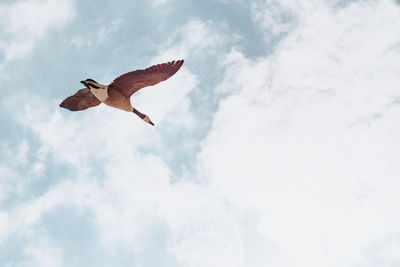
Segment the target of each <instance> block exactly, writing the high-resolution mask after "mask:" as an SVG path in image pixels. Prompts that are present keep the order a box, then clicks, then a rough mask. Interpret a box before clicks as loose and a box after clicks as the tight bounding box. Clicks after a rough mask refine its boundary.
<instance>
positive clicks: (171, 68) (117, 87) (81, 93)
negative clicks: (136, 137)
mask: <svg viewBox="0 0 400 267" xmlns="http://www.w3.org/2000/svg"><path fill="white" fill-rule="evenodd" d="M182 64H183V60H177V61H171V62H167V63H163V64H158V65H154V66H151V67H149V68H147V69H144V70H135V71H131V72H128V73H125V74H123V75H121V76H119V77H118V78H115V79H114V81H112V82H111V83H110V84H109V85H108V86H107V85H102V84H100V83H98V82H96V81H95V80H93V79H86V80H85V81H81V83H82V84H83V85H84V86H85V87H86V88H83V89H80V90H78V91H77V92H76V93H75V94H74V95H72V96H70V97H67V98H66V99H65V100H64V101H63V102H62V103H61V104H60V107H62V108H66V109H69V110H71V111H78V110H84V109H88V108H91V107H95V106H97V105H100V104H101V103H104V104H106V105H108V106H111V107H114V108H118V109H122V110H125V111H128V112H133V113H135V114H136V115H138V116H139V117H140V118H141V119H142V120H144V121H145V122H147V123H149V124H151V125H153V126H154V123H153V122H152V121H151V120H150V118H149V116H147V115H146V114H143V113H141V112H140V111H138V110H137V109H135V108H134V107H132V104H131V100H130V98H131V95H132V94H134V93H136V92H137V91H138V90H140V89H142V88H143V87H146V86H151V85H156V84H158V83H159V82H162V81H165V80H167V79H168V78H169V77H171V76H172V75H174V74H175V73H176V72H177V71H178V70H179V69H180V68H181V66H182Z"/></svg>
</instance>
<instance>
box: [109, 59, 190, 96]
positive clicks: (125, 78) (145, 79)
mask: <svg viewBox="0 0 400 267" xmlns="http://www.w3.org/2000/svg"><path fill="white" fill-rule="evenodd" d="M182 64H183V60H178V61H171V62H168V63H163V64H158V65H154V66H151V67H150V68H147V69H145V70H136V71H132V72H128V73H125V74H123V75H121V76H119V77H118V78H116V79H115V80H114V81H113V82H112V83H111V84H110V85H109V88H112V89H114V90H118V91H120V92H121V93H122V94H123V95H125V96H131V95H132V94H133V93H135V92H136V91H138V90H139V89H141V88H143V87H146V86H151V85H155V84H157V83H159V82H162V81H165V80H166V79H168V78H169V77H171V76H172V75H174V74H175V73H176V72H177V71H178V70H179V69H180V67H181V66H182Z"/></svg>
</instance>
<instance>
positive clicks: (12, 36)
mask: <svg viewBox="0 0 400 267" xmlns="http://www.w3.org/2000/svg"><path fill="white" fill-rule="evenodd" d="M73 2H74V1H72V0H59V1H58V0H45V1H39V0H30V1H18V2H16V3H12V4H2V5H0V25H2V28H3V30H4V32H5V33H6V34H7V37H8V38H7V39H8V40H7V39H5V40H3V41H2V42H0V49H2V50H3V51H4V54H5V59H6V60H11V59H15V58H20V57H23V56H25V55H27V54H28V53H29V52H30V51H31V50H32V49H33V47H34V45H35V42H36V41H37V40H38V39H39V38H41V37H43V36H44V35H45V34H46V32H48V31H49V30H52V29H56V28H58V27H61V26H63V25H64V24H65V23H66V22H68V21H69V20H71V19H72V18H73V17H74V12H75V10H74V6H73Z"/></svg>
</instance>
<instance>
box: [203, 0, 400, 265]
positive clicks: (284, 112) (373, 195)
mask: <svg viewBox="0 0 400 267" xmlns="http://www.w3.org/2000/svg"><path fill="white" fill-rule="evenodd" d="M294 6H295V5H294ZM311 7H312V8H313V9H310V12H307V16H304V17H300V18H298V19H300V21H299V25H298V26H296V28H293V30H292V31H290V32H289V35H288V36H287V38H286V39H284V40H283V41H282V42H281V44H280V45H279V46H278V48H277V49H276V51H275V53H274V54H273V55H271V56H269V57H267V58H263V59H259V60H257V61H251V60H249V59H246V58H245V57H244V56H243V55H242V54H241V53H239V52H233V53H231V54H230V55H229V56H228V57H227V59H226V60H225V64H226V66H227V71H226V75H225V79H224V81H223V83H222V84H221V85H220V86H219V90H220V91H222V92H224V93H229V97H227V98H226V99H224V100H222V101H221V102H220V106H219V110H218V112H217V113H216V117H215V120H214V124H213V129H212V130H211V132H210V133H209V135H208V138H207V140H206V141H205V143H204V145H203V151H202V153H201V155H200V158H199V169H200V170H201V171H202V172H203V177H204V179H205V180H206V181H208V182H209V183H210V184H212V186H213V187H214V188H216V189H217V190H218V191H219V192H221V194H223V195H225V196H226V197H227V199H228V200H229V201H231V202H233V203H235V205H236V206H238V207H241V208H242V209H244V210H246V209H250V210H254V212H256V213H258V214H260V222H259V223H258V225H257V229H258V233H259V234H260V235H261V236H263V237H264V238H265V239H266V240H267V241H268V242H270V243H272V244H275V245H276V247H277V248H278V251H280V253H281V259H280V261H279V264H278V265H277V266H352V265H356V264H361V263H363V262H364V261H365V260H367V259H368V255H367V254H366V253H367V252H366V251H365V249H366V248H367V246H368V245H370V244H371V243H372V242H375V241H376V240H377V239H379V238H382V237H385V236H388V235H389V236H390V235H394V234H398V233H399V232H400V228H399V227H397V226H395V225H400V224H399V223H400V216H398V215H395V214H399V208H398V207H396V205H395V204H394V203H397V202H398V201H399V199H398V193H397V192H398V191H399V189H400V183H399V182H398V179H397V177H398V174H399V173H400V169H399V167H398V166H399V165H398V164H397V163H396V159H397V158H399V156H400V155H399V148H400V143H399V141H398V140H399V139H398V138H397V136H398V134H399V131H400V124H399V123H398V119H397V117H398V114H399V107H400V106H399V105H398V104H397V101H398V96H399V93H398V89H399V86H398V84H400V76H399V75H398V74H399V71H400V67H399V65H398V64H397V63H396V62H398V61H399V59H400V53H399V51H397V50H395V49H393V48H394V47H396V45H397V44H398V43H399V41H400V39H399V35H398V34H396V33H397V32H398V31H399V30H400V20H399V18H400V16H399V15H400V10H399V8H398V7H397V6H396V5H395V4H394V3H392V2H389V1H380V2H374V1H371V2H368V3H357V4H352V5H349V6H347V7H345V8H343V9H339V10H333V9H330V8H329V7H327V6H324V5H321V4H317V5H314V6H311ZM267 16H268V14H267ZM366 17H368V20H365V19H364V18H366ZM389 28H390V31H383V30H382V29H389ZM372 37H373V38H372ZM389 225H390V227H389ZM269 259H270V258H269V257H268V256H265V257H264V259H263V262H264V264H270V263H271V262H270V261H269Z"/></svg>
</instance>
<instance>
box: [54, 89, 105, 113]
mask: <svg viewBox="0 0 400 267" xmlns="http://www.w3.org/2000/svg"><path fill="white" fill-rule="evenodd" d="M100 103H101V102H100V101H99V100H98V99H97V98H96V97H95V96H94V95H93V94H92V92H90V90H89V89H87V88H84V89H81V90H79V91H78V92H76V93H75V94H74V95H73V96H70V97H67V98H66V99H64V101H63V102H62V103H61V104H60V107H62V108H66V109H69V110H71V111H78V110H84V109H87V108H90V107H94V106H97V105H99V104H100Z"/></svg>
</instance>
